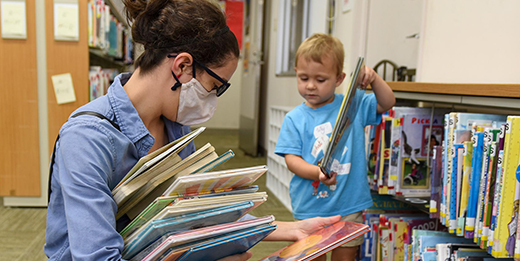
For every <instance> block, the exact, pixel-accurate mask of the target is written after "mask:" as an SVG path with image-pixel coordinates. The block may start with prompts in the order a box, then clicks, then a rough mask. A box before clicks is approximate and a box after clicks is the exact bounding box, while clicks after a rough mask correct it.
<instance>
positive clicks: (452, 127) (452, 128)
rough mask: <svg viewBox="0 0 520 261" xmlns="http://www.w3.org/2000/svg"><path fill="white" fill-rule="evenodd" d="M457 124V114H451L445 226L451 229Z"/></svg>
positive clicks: (447, 158)
mask: <svg viewBox="0 0 520 261" xmlns="http://www.w3.org/2000/svg"><path fill="white" fill-rule="evenodd" d="M456 124H457V113H450V121H449V133H448V147H447V148H448V150H447V151H446V154H447V155H446V160H447V163H448V164H447V170H446V172H445V174H446V176H447V179H446V186H445V188H446V221H445V223H444V225H446V226H447V227H449V225H450V224H449V220H450V204H451V182H452V180H451V176H452V172H453V165H452V162H453V155H454V152H453V142H454V139H455V137H454V132H455V126H456Z"/></svg>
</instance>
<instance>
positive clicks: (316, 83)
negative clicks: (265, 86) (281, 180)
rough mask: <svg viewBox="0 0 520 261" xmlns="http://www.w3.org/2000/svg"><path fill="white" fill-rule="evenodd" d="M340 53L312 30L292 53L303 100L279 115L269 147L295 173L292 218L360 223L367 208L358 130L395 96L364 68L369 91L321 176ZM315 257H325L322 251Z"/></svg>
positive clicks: (336, 44) (336, 255)
mask: <svg viewBox="0 0 520 261" xmlns="http://www.w3.org/2000/svg"><path fill="white" fill-rule="evenodd" d="M344 56H345V53H344V50H343V44H342V43H341V42H340V41H339V40H338V39H337V38H335V37H332V36H329V35H326V34H314V35H313V36H311V37H309V38H308V39H306V40H305V41H304V42H303V43H302V44H301V45H300V47H299V48H298V50H297V51H296V59H295V60H296V61H295V65H296V67H295V68H294V69H295V71H296V78H297V82H298V92H299V93H300V95H301V96H302V97H303V98H304V99H305V102H304V103H303V104H301V105H299V106H297V107H296V108H295V109H294V110H292V111H290V112H289V113H288V114H287V116H286V117H285V119H284V121H283V124H282V128H281V131H280V135H279V137H278V142H277V145H276V149H275V153H276V154H278V155H280V156H282V157H285V162H286V163H287V167H288V168H289V170H290V171H291V172H293V173H294V174H296V175H295V176H293V178H292V180H291V185H290V188H289V192H290V195H291V205H292V209H293V215H294V217H295V218H296V219H307V218H312V217H317V216H334V215H341V216H342V220H346V221H352V222H358V223H362V222H363V218H362V212H361V211H362V210H364V209H366V208H369V207H371V206H372V198H371V196H370V189H369V186H368V182H367V169H366V168H367V167H366V162H365V149H364V148H365V134H364V128H365V126H367V125H372V124H377V123H379V122H380V121H381V113H382V112H384V111H386V110H388V109H390V108H391V107H392V106H393V105H394V104H395V97H394V94H393V92H392V90H391V89H390V87H389V86H388V84H386V82H385V81H384V80H383V79H381V77H379V76H378V75H377V73H375V72H374V70H372V69H371V68H369V67H366V73H365V76H364V78H363V80H362V84H361V85H362V88H366V87H367V86H368V85H369V84H370V85H371V86H372V90H373V92H374V94H365V95H364V97H363V100H362V102H361V105H360V109H359V112H358V114H357V116H356V117H355V120H354V122H352V123H351V126H352V128H351V131H352V132H351V134H350V136H349V138H348V140H347V145H346V147H345V148H337V149H342V150H344V153H343V158H342V159H341V160H340V162H339V163H340V168H339V171H338V173H337V174H333V175H331V177H330V178H327V177H326V176H325V175H324V174H323V173H322V172H321V170H320V168H319V167H318V165H317V164H318V161H319V160H321V159H322V158H323V149H324V148H323V144H324V143H327V142H328V140H329V137H330V134H331V132H332V129H333V127H334V123H335V122H336V117H337V116H338V113H339V109H340V107H341V103H342V101H343V96H344V95H343V94H335V90H336V87H338V86H339V85H340V84H341V83H342V82H343V80H344V79H345V73H344V72H343V60H344ZM320 181H321V182H320ZM362 242H363V237H358V238H357V239H356V240H353V241H350V242H348V243H346V244H344V245H343V246H342V247H339V248H336V249H335V250H333V252H332V260H354V258H355V255H356V253H357V249H358V246H359V245H361V243H362ZM321 258H323V259H322V260H325V259H324V258H325V255H323V256H322V257H321Z"/></svg>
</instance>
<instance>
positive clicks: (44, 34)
mask: <svg viewBox="0 0 520 261" xmlns="http://www.w3.org/2000/svg"><path fill="white" fill-rule="evenodd" d="M88 2H89V1H88V0H78V1H77V3H78V11H79V13H78V18H79V40H78V41H57V40H55V39H54V1H36V0H26V1H25V3H26V23H27V39H3V38H0V57H2V59H0V63H1V65H0V83H1V84H2V88H0V92H1V95H0V96H1V97H2V98H0V99H2V100H1V101H2V110H1V111H0V119H1V121H2V124H0V129H1V133H2V135H1V141H0V142H1V143H2V144H3V146H4V148H3V149H2V152H0V153H1V155H0V197H2V196H3V197H4V198H3V200H4V205H6V206H46V204H47V183H48V175H49V173H48V171H49V159H50V155H51V153H52V149H53V145H54V141H55V139H56V136H57V134H58V131H59V129H60V127H61V125H62V124H63V123H64V122H65V121H66V120H67V118H68V116H69V115H70V114H71V113H72V112H73V111H74V110H75V109H77V108H78V107H80V106H81V105H83V104H86V103H87V102H88V101H89V82H88V76H89V65H90V56H91V55H90V51H89V46H88V35H87V34H88V30H87V29H88V26H87V20H88V19H87V18H88V8H87V6H88ZM106 2H107V4H109V5H111V6H113V7H114V8H112V11H113V12H117V13H120V12H119V10H122V3H119V4H117V3H116V2H113V1H106ZM118 15H119V14H118ZM119 17H120V20H121V21H123V20H124V19H123V16H121V15H119ZM63 73H70V74H71V76H72V82H73V85H74V90H75V95H76V101H75V102H72V103H66V104H60V105H58V104H57V102H56V97H55V94H54V89H53V85H52V80H51V76H53V75H57V74H63Z"/></svg>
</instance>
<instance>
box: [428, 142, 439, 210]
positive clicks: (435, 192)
mask: <svg viewBox="0 0 520 261" xmlns="http://www.w3.org/2000/svg"><path fill="white" fill-rule="evenodd" d="M431 177H432V178H431V179H430V184H431V185H430V186H431V197H430V218H440V202H441V186H442V182H441V181H442V179H441V177H442V146H434V147H433V155H432V168H431Z"/></svg>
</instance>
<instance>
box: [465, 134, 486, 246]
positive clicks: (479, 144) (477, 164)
mask: <svg viewBox="0 0 520 261" xmlns="http://www.w3.org/2000/svg"><path fill="white" fill-rule="evenodd" d="M472 139H473V140H472V142H473V159H472V161H471V177H472V178H471V185H470V192H469V199H468V216H467V218H466V234H465V237H466V238H474V236H475V217H476V216H477V200H478V191H479V187H480V168H481V166H482V152H483V147H484V144H483V143H484V133H482V132H476V133H475V134H474V135H473V136H472Z"/></svg>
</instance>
